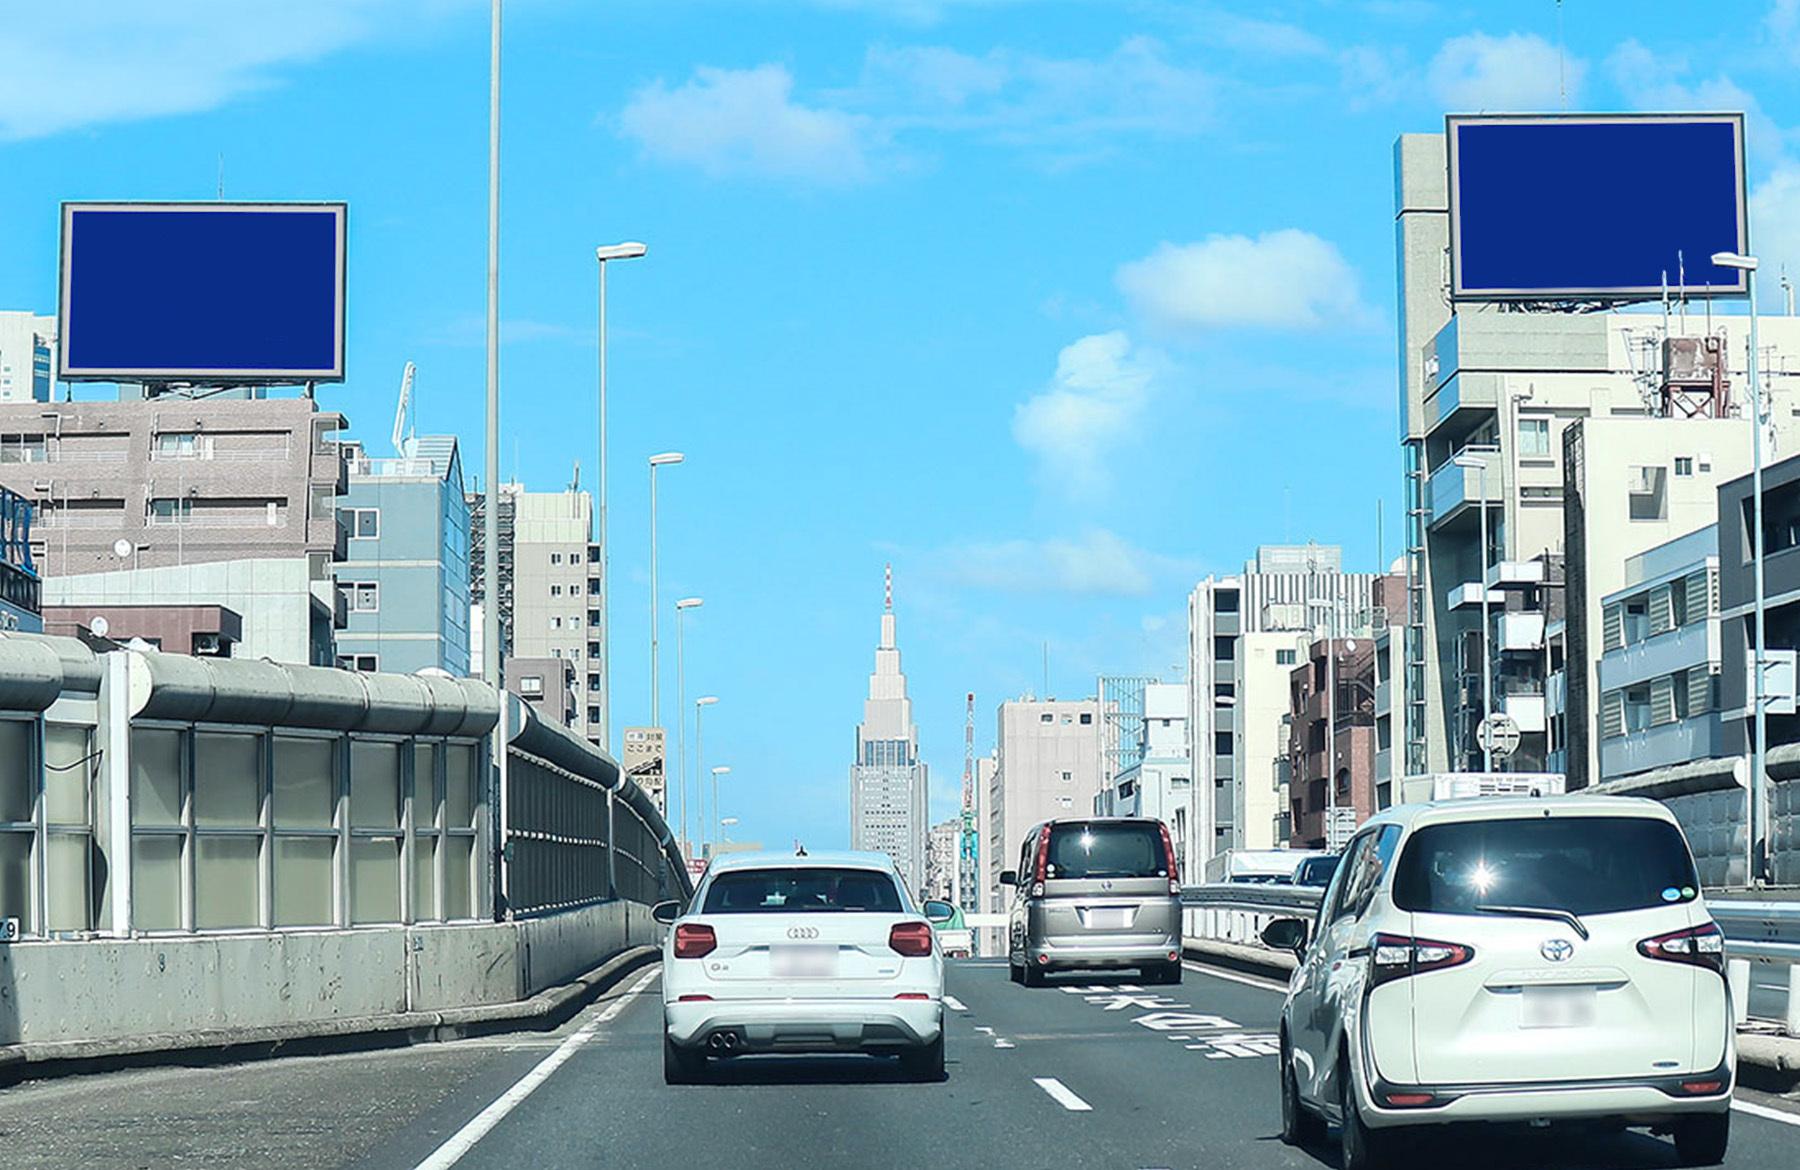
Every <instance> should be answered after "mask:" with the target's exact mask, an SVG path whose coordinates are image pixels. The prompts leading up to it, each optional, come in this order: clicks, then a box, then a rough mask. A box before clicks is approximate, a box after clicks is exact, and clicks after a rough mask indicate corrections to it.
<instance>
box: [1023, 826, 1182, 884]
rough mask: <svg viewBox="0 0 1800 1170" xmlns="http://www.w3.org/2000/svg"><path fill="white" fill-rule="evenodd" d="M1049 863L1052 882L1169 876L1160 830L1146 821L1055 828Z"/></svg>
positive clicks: (1052, 831) (1053, 829)
mask: <svg viewBox="0 0 1800 1170" xmlns="http://www.w3.org/2000/svg"><path fill="white" fill-rule="evenodd" d="M1048 861H1049V863H1050V868H1049V875H1048V876H1050V877H1052V878H1133V877H1168V876H1169V866H1168V861H1167V859H1166V858H1165V857H1164V856H1163V842H1162V830H1161V829H1160V828H1159V827H1157V825H1155V824H1154V823H1152V822H1148V821H1129V822H1125V823H1114V824H1107V823H1103V822H1097V823H1092V824H1080V823H1070V824H1060V825H1056V826H1054V827H1052V829H1051V830H1050V854H1049V858H1048Z"/></svg>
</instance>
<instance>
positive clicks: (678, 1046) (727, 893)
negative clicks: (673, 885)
mask: <svg viewBox="0 0 1800 1170" xmlns="http://www.w3.org/2000/svg"><path fill="white" fill-rule="evenodd" d="M654 914H655V917H656V920H657V921H658V922H661V923H664V924H666V925H668V926H669V928H670V929H669V932H668V937H667V938H666V939H664V941H663V976H662V996H663V1079H664V1080H665V1081H666V1082H667V1083H669V1084H672V1085H674V1084H690V1083H693V1082H695V1081H698V1080H701V1079H703V1078H704V1076H705V1074H706V1071H707V1067H708V1062H709V1061H711V1060H714V1059H721V1058H726V1057H739V1056H746V1055H754V1054H764V1053H833V1052H861V1053H870V1054H874V1055H894V1056H898V1057H899V1058H900V1062H901V1065H902V1067H903V1068H904V1069H905V1070H906V1071H907V1072H908V1073H910V1074H911V1075H912V1076H913V1077H915V1078H916V1079H920V1080H933V1081H935V1080H941V1079H943V1076H944V960H943V955H942V953H941V952H940V950H939V948H938V945H937V941H936V938H935V936H934V934H933V931H932V927H931V923H930V921H929V920H927V919H926V917H925V916H924V915H923V914H921V913H919V911H918V910H917V909H916V908H915V906H914V903H913V900H912V897H911V896H910V895H909V894H908V893H907V890H906V885H905V883H904V882H903V881H901V879H900V875H899V874H898V873H896V872H895V870H894V867H893V862H892V861H891V860H889V859H888V858H887V857H886V856H884V855H882V854H878V853H820V854H811V855H804V856H794V855H791V854H782V853H747V854H740V855H734V856H731V857H726V858H721V859H719V860H717V861H715V862H714V863H713V865H712V866H711V868H710V869H709V870H708V872H707V874H706V876H705V878H703V879H702V880H701V882H700V886H699V888H698V889H697V890H695V891H694V897H693V900H692V901H691V903H690V904H689V905H688V907H687V909H686V911H685V913H684V912H682V909H681V907H680V905H679V903H676V902H663V903H660V904H658V905H657V906H656V908H655V910H654Z"/></svg>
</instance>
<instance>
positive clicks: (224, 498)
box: [0, 397, 348, 666]
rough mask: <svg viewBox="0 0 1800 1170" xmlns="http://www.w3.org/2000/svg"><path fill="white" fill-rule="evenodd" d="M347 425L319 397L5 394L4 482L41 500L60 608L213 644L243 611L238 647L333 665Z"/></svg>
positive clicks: (46, 582)
mask: <svg viewBox="0 0 1800 1170" xmlns="http://www.w3.org/2000/svg"><path fill="white" fill-rule="evenodd" d="M343 425H344V418H343V416H342V415H340V414H336V413H334V412H331V411H322V410H319V409H318V408H317V407H316V405H315V404H314V403H313V402H312V401H311V400H310V399H306V398H270V399H258V400H243V399H238V400H224V399H215V398H205V399H190V398H175V397H161V398H155V399H138V400H128V401H120V402H57V403H35V402H34V403H29V404H17V403H15V404H10V405H0V485H4V486H6V487H8V488H11V489H12V490H13V491H15V492H17V493H19V494H20V495H22V496H25V497H26V498H27V499H29V500H30V501H31V502H32V504H33V506H34V508H35V510H36V513H37V518H36V522H35V524H34V526H33V529H32V546H33V547H32V553H33V556H34V557H35V559H36V562H37V565H38V568H39V571H40V573H41V574H42V577H43V601H44V604H45V606H47V607H53V608H68V609H71V610H80V611H81V612H82V613H84V614H87V615H89V617H88V620H90V621H91V618H92V617H94V616H103V617H106V618H107V619H108V625H109V627H110V636H112V637H113V638H114V639H116V640H126V639H129V638H130V637H133V636H136V635H138V634H139V633H150V632H152V631H157V630H160V631H164V632H165V633H166V632H167V631H169V630H186V631H190V633H189V635H186V636H190V637H191V636H194V635H199V636H200V644H201V645H202V646H207V647H212V648H213V650H214V652H216V644H215V641H214V639H216V638H220V637H222V638H225V639H226V640H228V641H229V640H231V630H230V626H231V619H230V618H227V617H226V616H225V615H224V613H223V611H225V610H229V611H230V612H231V614H233V615H236V616H237V618H238V619H240V620H241V627H242V628H241V635H242V638H241V641H238V642H237V644H236V645H235V646H234V647H232V651H233V653H235V654H238V655H240V656H245V657H252V658H270V659H273V660H275V661H277V662H290V663H303V664H312V665H316V666H329V665H333V664H334V663H335V662H336V660H337V658H336V633H337V630H338V629H339V628H341V626H342V625H343V623H344V621H345V620H346V618H347V613H346V612H345V609H344V602H343V601H342V600H341V599H340V597H339V594H338V591H337V587H336V566H337V564H338V562H340V561H342V560H343V559H344V557H345V555H346V553H347V551H348V548H347V539H346V533H345V532H344V529H343V527H342V525H341V524H340V523H339V520H338V500H339V497H341V496H342V494H343V493H344V491H345V489H346V487H347V486H348V484H347V473H346V468H345V464H344V457H343V452H342V450H341V448H340V445H339V443H338V442H337V441H336V439H335V438H334V437H333V436H334V435H335V433H336V432H338V431H340V430H341V429H342V428H343ZM208 625H213V626H216V627H219V628H216V629H213V630H211V631H208V630H206V629H204V628H203V627H206V626H208ZM209 635H210V636H209ZM159 636H161V635H159ZM165 644H168V645H170V647H171V648H175V646H177V645H182V646H184V647H185V644H184V643H182V642H181V641H180V640H179V639H177V640H176V641H175V642H173V643H170V642H166V641H165Z"/></svg>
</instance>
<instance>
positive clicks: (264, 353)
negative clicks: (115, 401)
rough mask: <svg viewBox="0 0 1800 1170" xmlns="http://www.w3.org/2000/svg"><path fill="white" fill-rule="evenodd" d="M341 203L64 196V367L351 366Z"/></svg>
mask: <svg viewBox="0 0 1800 1170" xmlns="http://www.w3.org/2000/svg"><path fill="white" fill-rule="evenodd" d="M345 210H346V209H345V205H344V204H342V203H65V204H63V209H62V281H61V294H60V297H59V310H60V317H61V322H62V329H61V340H60V342H59V346H60V348H59V359H60V360H59V365H60V367H61V369H60V374H61V376H62V377H63V378H66V379H68V380H70V381H90V382H92V381H106V382H151V383H154V382H189V383H198V384H203V385H246V384H268V383H299V382H337V381H342V380H343V377H344V221H345Z"/></svg>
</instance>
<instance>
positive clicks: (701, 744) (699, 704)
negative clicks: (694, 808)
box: [694, 695, 719, 813]
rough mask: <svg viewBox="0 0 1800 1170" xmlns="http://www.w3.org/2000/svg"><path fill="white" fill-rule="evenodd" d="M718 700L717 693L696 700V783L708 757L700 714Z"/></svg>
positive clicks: (715, 811)
mask: <svg viewBox="0 0 1800 1170" xmlns="http://www.w3.org/2000/svg"><path fill="white" fill-rule="evenodd" d="M718 701H719V696H717V695H701V696H700V697H699V698H698V699H695V700H694V782H695V784H696V785H698V784H699V782H700V768H701V764H702V761H703V760H705V759H706V755H705V747H706V741H705V740H704V739H702V738H701V727H700V715H701V713H702V712H704V711H705V710H706V709H707V708H708V707H710V706H712V705H713V704H714V703H716V702H718ZM713 811H714V813H717V812H718V810H717V809H714V810H713Z"/></svg>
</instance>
